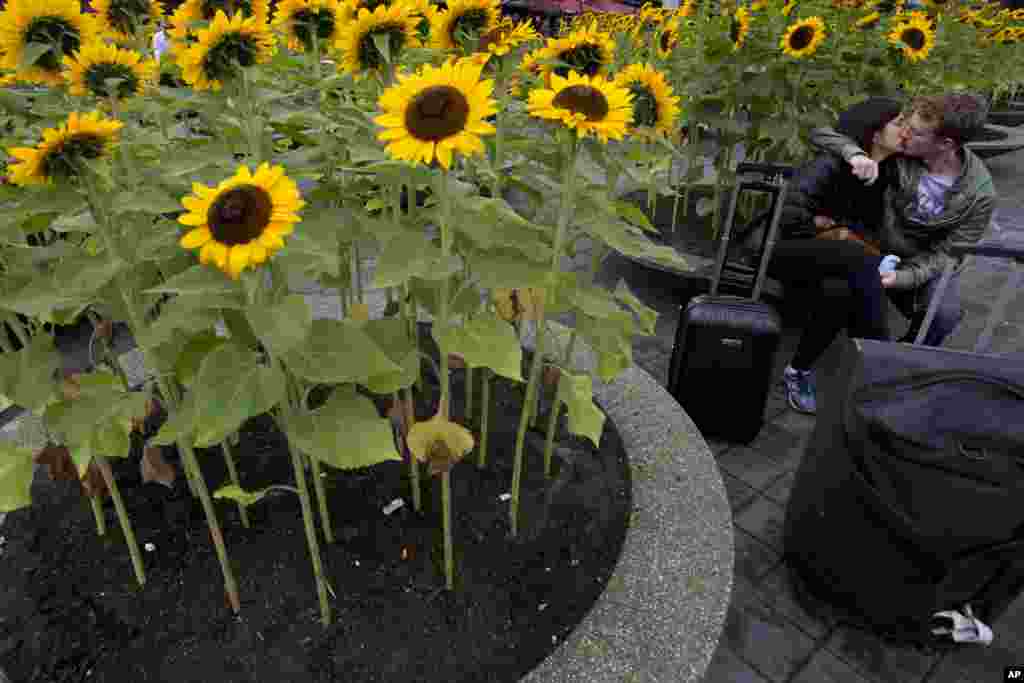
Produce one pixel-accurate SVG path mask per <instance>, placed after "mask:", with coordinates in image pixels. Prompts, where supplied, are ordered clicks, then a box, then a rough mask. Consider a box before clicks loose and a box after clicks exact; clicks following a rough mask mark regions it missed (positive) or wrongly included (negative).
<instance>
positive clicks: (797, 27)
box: [779, 17, 825, 59]
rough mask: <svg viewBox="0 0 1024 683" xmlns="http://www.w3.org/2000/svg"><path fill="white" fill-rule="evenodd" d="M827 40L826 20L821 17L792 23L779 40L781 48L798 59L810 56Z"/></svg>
mask: <svg viewBox="0 0 1024 683" xmlns="http://www.w3.org/2000/svg"><path fill="white" fill-rule="evenodd" d="M824 40H825V22H824V21H823V20H822V18H821V17H810V18H809V19H802V20H801V21H798V22H795V23H793V24H790V25H789V27H788V28H787V29H786V33H785V35H783V36H782V40H780V41H779V48H780V49H781V50H782V51H783V52H784V53H786V54H787V55H789V56H790V57H796V58H797V59H803V58H804V57H810V56H811V55H813V54H814V53H815V52H817V50H818V46H819V45H821V43H822V41H824Z"/></svg>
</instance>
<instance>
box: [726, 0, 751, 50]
mask: <svg viewBox="0 0 1024 683" xmlns="http://www.w3.org/2000/svg"><path fill="white" fill-rule="evenodd" d="M748 33H750V10H748V9H747V8H746V7H740V8H739V9H737V10H736V11H735V12H733V14H732V20H731V21H730V22H729V40H731V41H732V49H733V50H739V49H740V48H741V47H743V43H744V42H746V40H747V34H748Z"/></svg>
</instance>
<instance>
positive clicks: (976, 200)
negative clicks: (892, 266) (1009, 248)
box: [811, 128, 996, 289]
mask: <svg viewBox="0 0 1024 683" xmlns="http://www.w3.org/2000/svg"><path fill="white" fill-rule="evenodd" d="M811 144H812V145H814V146H815V147H818V148H820V149H822V150H825V151H827V152H831V153H833V154H838V155H840V156H842V157H843V159H846V160H847V161H849V160H850V159H851V158H852V157H854V156H856V155H857V154H865V152H864V150H862V149H861V148H860V147H858V146H857V143H855V142H854V141H853V140H852V139H851V138H848V137H846V136H845V135H842V134H841V133H837V132H836V131H835V130H833V129H832V128H815V129H814V130H813V131H811ZM961 161H962V162H963V167H962V169H961V172H960V176H959V177H958V178H957V179H956V180H955V181H954V182H953V186H952V187H951V188H950V189H949V191H948V192H947V194H946V203H945V208H944V209H943V211H942V213H941V214H939V215H938V216H935V217H934V218H931V219H929V220H927V221H925V222H922V221H921V220H920V219H919V218H918V217H917V216H916V215H915V214H914V213H913V211H914V208H915V207H916V206H917V186H918V183H919V182H920V180H921V176H923V175H924V174H925V173H926V172H927V171H928V168H927V167H926V166H925V165H924V162H922V161H921V160H920V159H915V158H911V157H905V156H900V157H897V158H896V159H895V162H896V169H897V170H896V174H895V175H896V180H895V182H893V183H892V184H891V185H890V186H889V187H887V188H886V189H885V207H884V212H883V214H882V215H883V218H882V225H880V226H878V231H877V233H876V235H877V237H878V240H879V243H880V245H881V248H882V253H883V254H896V255H897V256H899V257H900V258H901V259H902V262H901V263H900V265H899V268H898V269H897V270H896V282H895V284H894V285H893V288H894V289H916V288H918V287H920V286H921V285H923V284H925V283H926V282H928V281H929V280H931V279H932V278H934V277H936V276H937V275H939V274H940V273H941V272H942V270H943V269H944V268H945V266H946V262H947V261H948V259H949V258H950V257H949V245H951V244H953V243H954V242H977V241H978V240H980V239H981V236H982V235H983V234H984V232H985V229H986V228H988V224H989V222H990V221H991V220H992V212H993V211H994V209H995V203H996V188H995V185H994V184H993V182H992V176H991V175H989V172H988V169H987V168H985V164H984V163H983V162H982V161H981V159H979V158H978V157H977V156H976V155H975V154H974V153H973V152H971V151H970V150H969V149H963V150H962V153H961ZM959 266H962V264H958V267H959Z"/></svg>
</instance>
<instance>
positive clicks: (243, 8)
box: [203, 0, 252, 21]
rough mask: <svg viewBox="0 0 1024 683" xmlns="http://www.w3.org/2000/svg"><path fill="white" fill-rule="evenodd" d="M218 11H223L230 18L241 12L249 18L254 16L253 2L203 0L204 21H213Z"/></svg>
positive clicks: (246, 0) (242, 0)
mask: <svg viewBox="0 0 1024 683" xmlns="http://www.w3.org/2000/svg"><path fill="white" fill-rule="evenodd" d="M217 10H223V12H224V14H226V15H228V18H229V19H230V18H231V17H233V16H235V13H236V12H241V13H242V14H243V15H245V16H247V17H251V16H252V0H203V19H205V20H206V21H213V18H214V17H215V16H216V15H217Z"/></svg>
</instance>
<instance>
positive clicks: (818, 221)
mask: <svg viewBox="0 0 1024 683" xmlns="http://www.w3.org/2000/svg"><path fill="white" fill-rule="evenodd" d="M835 225H836V222H835V221H834V220H832V219H831V218H829V217H828V216H815V217H814V227H815V228H817V229H818V230H828V229H829V228H834V227H835Z"/></svg>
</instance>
